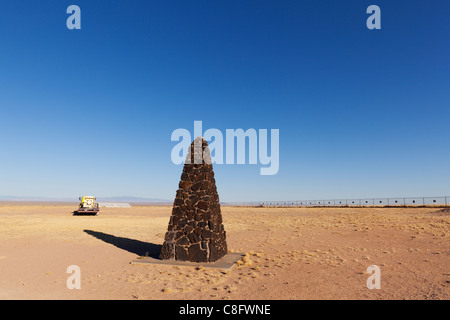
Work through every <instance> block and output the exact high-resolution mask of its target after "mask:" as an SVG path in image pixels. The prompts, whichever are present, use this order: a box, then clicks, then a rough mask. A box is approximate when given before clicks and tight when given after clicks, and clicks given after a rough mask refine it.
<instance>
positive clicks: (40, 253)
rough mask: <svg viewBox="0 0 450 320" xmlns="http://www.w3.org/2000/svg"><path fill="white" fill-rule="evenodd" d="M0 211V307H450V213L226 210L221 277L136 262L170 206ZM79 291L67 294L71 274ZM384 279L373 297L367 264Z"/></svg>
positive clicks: (5, 207)
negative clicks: (237, 256) (369, 303)
mask: <svg viewBox="0 0 450 320" xmlns="http://www.w3.org/2000/svg"><path fill="white" fill-rule="evenodd" d="M75 208H76V204H74V205H71V204H64V205H62V204H55V205H49V204H24V203H15V204H11V203H4V204H0V271H1V272H0V299H199V300H200V299H220V300H221V299H239V300H252V299H283V300H284V299H449V298H450V241H449V240H450V213H449V212H448V211H447V212H445V211H441V210H442V209H439V208H246V207H226V206H223V207H222V215H223V222H224V226H225V230H226V235H227V243H228V250H229V251H231V252H242V253H244V254H245V256H244V257H243V259H242V260H240V261H239V262H238V264H237V265H235V266H234V267H233V268H231V269H228V270H220V269H210V268H208V267H205V266H199V267H186V266H183V267H180V266H166V265H135V264H131V263H130V262H131V261H133V260H135V259H136V258H138V257H140V256H143V255H154V254H155V253H157V252H158V250H160V247H161V245H162V243H163V242H164V234H165V232H166V229H167V224H168V221H169V217H170V214H171V207H169V206H167V207H160V206H135V207H132V208H102V209H101V211H100V214H99V215H98V216H73V215H72V212H73V210H74V209H75ZM71 265H77V266H79V268H80V271H81V288H80V289H72V290H70V289H68V287H67V284H66V282H67V279H68V278H69V276H70V275H71V274H69V273H67V268H68V266H71ZM370 265H377V266H379V267H380V271H381V289H372V290H370V289H368V288H367V285H366V283H367V279H368V277H369V276H370V275H369V274H366V270H367V267H368V266H370Z"/></svg>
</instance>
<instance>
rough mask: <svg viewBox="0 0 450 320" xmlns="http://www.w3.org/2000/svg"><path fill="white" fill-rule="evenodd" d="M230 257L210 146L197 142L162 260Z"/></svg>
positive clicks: (191, 149) (178, 195)
mask: <svg viewBox="0 0 450 320" xmlns="http://www.w3.org/2000/svg"><path fill="white" fill-rule="evenodd" d="M226 253H227V243H226V237H225V229H224V227H223V224H222V214H221V212H220V204H219V196H218V194H217V188H216V181H215V179H214V172H213V166H212V163H211V155H210V151H209V148H208V143H207V142H206V141H205V140H204V139H203V138H202V137H198V138H196V139H195V140H194V141H193V142H192V144H191V146H190V150H189V152H188V155H187V158H186V162H185V164H184V167H183V173H182V174H181V181H180V184H179V188H178V191H177V194H176V197H175V201H174V204H173V209H172V216H171V217H170V221H169V226H168V228H167V232H166V235H165V238H164V244H163V247H162V249H161V254H160V258H161V259H174V260H179V261H192V262H214V261H217V260H219V259H220V258H222V257H223V256H224V255H225V254H226Z"/></svg>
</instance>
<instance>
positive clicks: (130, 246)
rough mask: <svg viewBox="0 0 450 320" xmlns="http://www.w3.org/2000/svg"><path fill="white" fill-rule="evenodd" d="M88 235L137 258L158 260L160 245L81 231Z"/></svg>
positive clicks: (96, 232) (91, 231)
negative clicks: (143, 257) (135, 255)
mask: <svg viewBox="0 0 450 320" xmlns="http://www.w3.org/2000/svg"><path fill="white" fill-rule="evenodd" d="M83 231H84V232H85V233H87V234H88V235H91V236H93V237H95V238H97V239H99V240H102V241H104V242H106V243H109V244H112V245H113V246H115V247H117V248H119V249H122V250H126V251H128V252H131V253H134V254H137V255H139V256H148V257H152V258H155V259H159V253H160V252H161V248H162V245H160V244H154V243H150V242H143V241H139V240H134V239H129V238H123V237H116V236H113V235H111V234H107V233H103V232H99V231H93V230H83Z"/></svg>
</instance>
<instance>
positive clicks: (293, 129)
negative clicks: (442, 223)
mask: <svg viewBox="0 0 450 320" xmlns="http://www.w3.org/2000/svg"><path fill="white" fill-rule="evenodd" d="M71 4H76V5H78V6H79V7H80V8H81V27H82V29H81V30H68V29H67V27H66V19H67V18H68V17H69V15H68V14H67V13H66V9H67V7H68V6H69V5H71ZM371 4H376V5H378V6H379V7H380V8H381V27H382V29H381V30H368V29H367V27H366V19H367V18H368V17H369V15H368V14H366V9H367V7H368V6H369V5H371ZM449 10H450V3H449V2H448V1H444V0H442V1H381V0H374V1H372V0H371V1H362V0H358V1H356V0H354V1H331V0H328V1H325V0H324V1H313V0H311V1H269V0H258V1H256V0H244V1H242V0H240V1H237V0H226V1H225V0H220V1H219V0H217V1H206V0H204V1H197V0H192V1H173V0H164V1H163V0H159V1H150V0H149V1H143V0H133V1H122V0H120V1H114V2H112V1H100V0H96V1H85V0H72V1H63V0H54V1H49V0H43V1H8V2H6V1H5V2H2V4H1V6H0V38H1V40H2V42H1V50H0V112H1V113H0V114H1V119H2V122H1V123H2V125H1V126H0V148H1V150H2V156H1V158H0V181H1V183H0V195H9V196H33V197H39V196H42V197H74V199H77V197H78V196H79V195H82V194H95V195H97V196H118V195H132V196H139V197H149V198H163V199H173V197H174V195H175V192H176V189H177V186H178V181H179V178H180V175H181V171H182V167H181V166H180V165H178V166H177V165H174V164H173V163H172V161H171V158H170V153H171V149H172V148H173V147H174V146H175V144H176V143H175V142H172V141H171V140H170V136H171V133H172V131H173V130H175V129H177V128H186V129H188V130H190V131H191V132H193V125H194V121H195V120H201V121H202V122H203V128H204V130H206V129H208V128H217V129H219V130H221V131H223V132H224V133H225V130H226V129H237V128H242V129H244V130H246V129H249V128H255V129H279V130H280V155H279V157H280V168H279V171H278V173H277V174H276V175H274V176H261V175H260V174H259V170H260V167H261V165H260V164H258V165H248V164H247V165H216V166H215V167H214V170H215V174H216V181H217V187H218V191H219V195H220V198H221V200H223V201H255V200H301V199H323V198H330V199H333V198H347V197H349V198H358V197H361V198H367V197H388V196H392V197H398V196H402V197H403V196H439V195H450V183H449V181H450V170H449V165H448V164H449V162H450V148H449V141H450V139H449V138H450V126H449V125H448V123H449V117H450V90H449V89H450V59H449V58H448V57H449V56H450V37H449V31H450V22H449V20H448V12H449Z"/></svg>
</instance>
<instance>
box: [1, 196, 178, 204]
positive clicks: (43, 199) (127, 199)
mask: <svg viewBox="0 0 450 320" xmlns="http://www.w3.org/2000/svg"><path fill="white" fill-rule="evenodd" d="M96 198H97V201H98V202H127V203H161V202H163V203H171V202H173V200H167V199H158V198H143V197H132V196H118V197H96ZM0 201H32V202H78V197H74V198H49V197H26V196H23V197H22V196H0Z"/></svg>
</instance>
